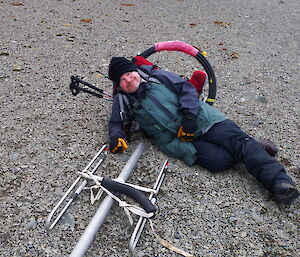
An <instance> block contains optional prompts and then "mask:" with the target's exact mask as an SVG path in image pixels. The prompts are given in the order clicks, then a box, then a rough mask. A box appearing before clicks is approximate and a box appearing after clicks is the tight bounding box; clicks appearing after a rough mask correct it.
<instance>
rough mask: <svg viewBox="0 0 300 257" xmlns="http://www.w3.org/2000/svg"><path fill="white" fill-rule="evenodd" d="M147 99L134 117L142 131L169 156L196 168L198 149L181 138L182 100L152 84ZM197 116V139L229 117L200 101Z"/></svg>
mask: <svg viewBox="0 0 300 257" xmlns="http://www.w3.org/2000/svg"><path fill="white" fill-rule="evenodd" d="M149 87H150V88H149V89H148V90H147V95H146V97H144V98H143V99H142V100H141V101H140V102H139V103H140V105H141V106H142V107H141V108H133V109H132V112H133V116H134V118H135V119H136V120H137V121H138V123H139V124H140V126H141V127H142V129H143V130H144V131H145V132H146V133H147V134H148V135H150V136H151V137H153V139H154V143H155V144H156V145H157V146H158V148H159V149H160V150H161V151H163V152H164V153H165V154H167V155H168V156H170V157H172V158H178V159H180V160H183V161H184V162H185V163H186V164H187V165H192V164H193V163H194V162H195V160H196V156H195V154H196V149H195V147H194V145H193V144H192V143H191V142H182V141H180V139H179V138H178V137H177V131H178V128H179V126H180V124H181V119H182V114H181V111H180V110H179V99H178V96H177V95H176V94H175V93H174V92H172V91H171V90H170V89H168V88H167V87H165V86H164V85H161V84H149ZM199 104H200V108H199V112H198V116H197V124H198V130H197V131H196V132H195V137H199V136H200V135H202V134H203V133H205V132H206V131H207V130H208V129H209V128H210V127H211V126H212V125H213V124H215V123H218V122H221V121H223V120H225V119H226V116H225V115H224V114H222V113H221V112H219V111H218V110H216V109H214V108H213V107H211V106H210V105H208V104H206V103H204V102H202V101H199Z"/></svg>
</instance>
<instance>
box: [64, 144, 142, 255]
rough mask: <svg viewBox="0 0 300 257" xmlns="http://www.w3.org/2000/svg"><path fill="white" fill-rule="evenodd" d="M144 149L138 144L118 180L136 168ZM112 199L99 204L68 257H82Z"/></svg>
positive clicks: (123, 178) (109, 198)
mask: <svg viewBox="0 0 300 257" xmlns="http://www.w3.org/2000/svg"><path fill="white" fill-rule="evenodd" d="M144 148H145V144H144V143H143V142H141V143H139V145H138V146H137V147H136V149H135V150H134V152H133V153H132V155H131V156H130V158H129V160H128V161H127V163H126V164H125V166H124V167H123V169H122V171H121V173H120V174H119V176H118V180H120V181H122V182H125V181H126V180H127V179H128V178H129V176H130V174H131V172H132V170H133V169H134V167H135V166H136V164H137V162H138V160H139V158H140V157H141V155H142V153H143V151H144ZM113 201H114V200H113V199H112V198H111V197H110V196H106V197H105V198H104V200H103V202H102V203H101V205H100V207H99V208H98V210H97V212H96V214H95V215H94V217H93V218H92V220H91V222H90V223H89V225H88V226H87V228H86V229H85V231H84V233H83V234H82V236H81V237H80V239H79V241H78V243H77V244H76V246H75V248H74V249H73V251H72V252H71V254H70V257H82V256H84V254H85V253H86V252H87V250H88V248H89V247H90V245H91V244H92V242H93V241H94V239H95V237H96V234H97V232H98V230H99V229H100V227H101V226H102V224H103V223H104V220H105V218H106V216H107V215H108V213H109V211H110V209H111V207H112V205H113Z"/></svg>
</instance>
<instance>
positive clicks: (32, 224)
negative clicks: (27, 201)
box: [25, 218, 37, 229]
mask: <svg viewBox="0 0 300 257" xmlns="http://www.w3.org/2000/svg"><path fill="white" fill-rule="evenodd" d="M36 226H37V222H36V220H35V218H31V220H30V221H29V222H28V223H27V224H26V225H25V228H26V229H34V228H36Z"/></svg>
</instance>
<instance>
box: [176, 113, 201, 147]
mask: <svg viewBox="0 0 300 257" xmlns="http://www.w3.org/2000/svg"><path fill="white" fill-rule="evenodd" d="M196 130H197V117H196V116H195V115H194V114H191V113H185V114H184V115H183V117H182V121H181V126H180V127H179V130H178V133H177V137H179V138H180V140H181V141H183V142H192V141H193V140H194V136H195V131H196Z"/></svg>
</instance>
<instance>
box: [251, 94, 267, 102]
mask: <svg viewBox="0 0 300 257" xmlns="http://www.w3.org/2000/svg"><path fill="white" fill-rule="evenodd" d="M254 100H255V101H256V102H260V103H264V104H266V103H267V102H268V101H267V98H266V97H265V96H262V95H256V96H255V97H254Z"/></svg>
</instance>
